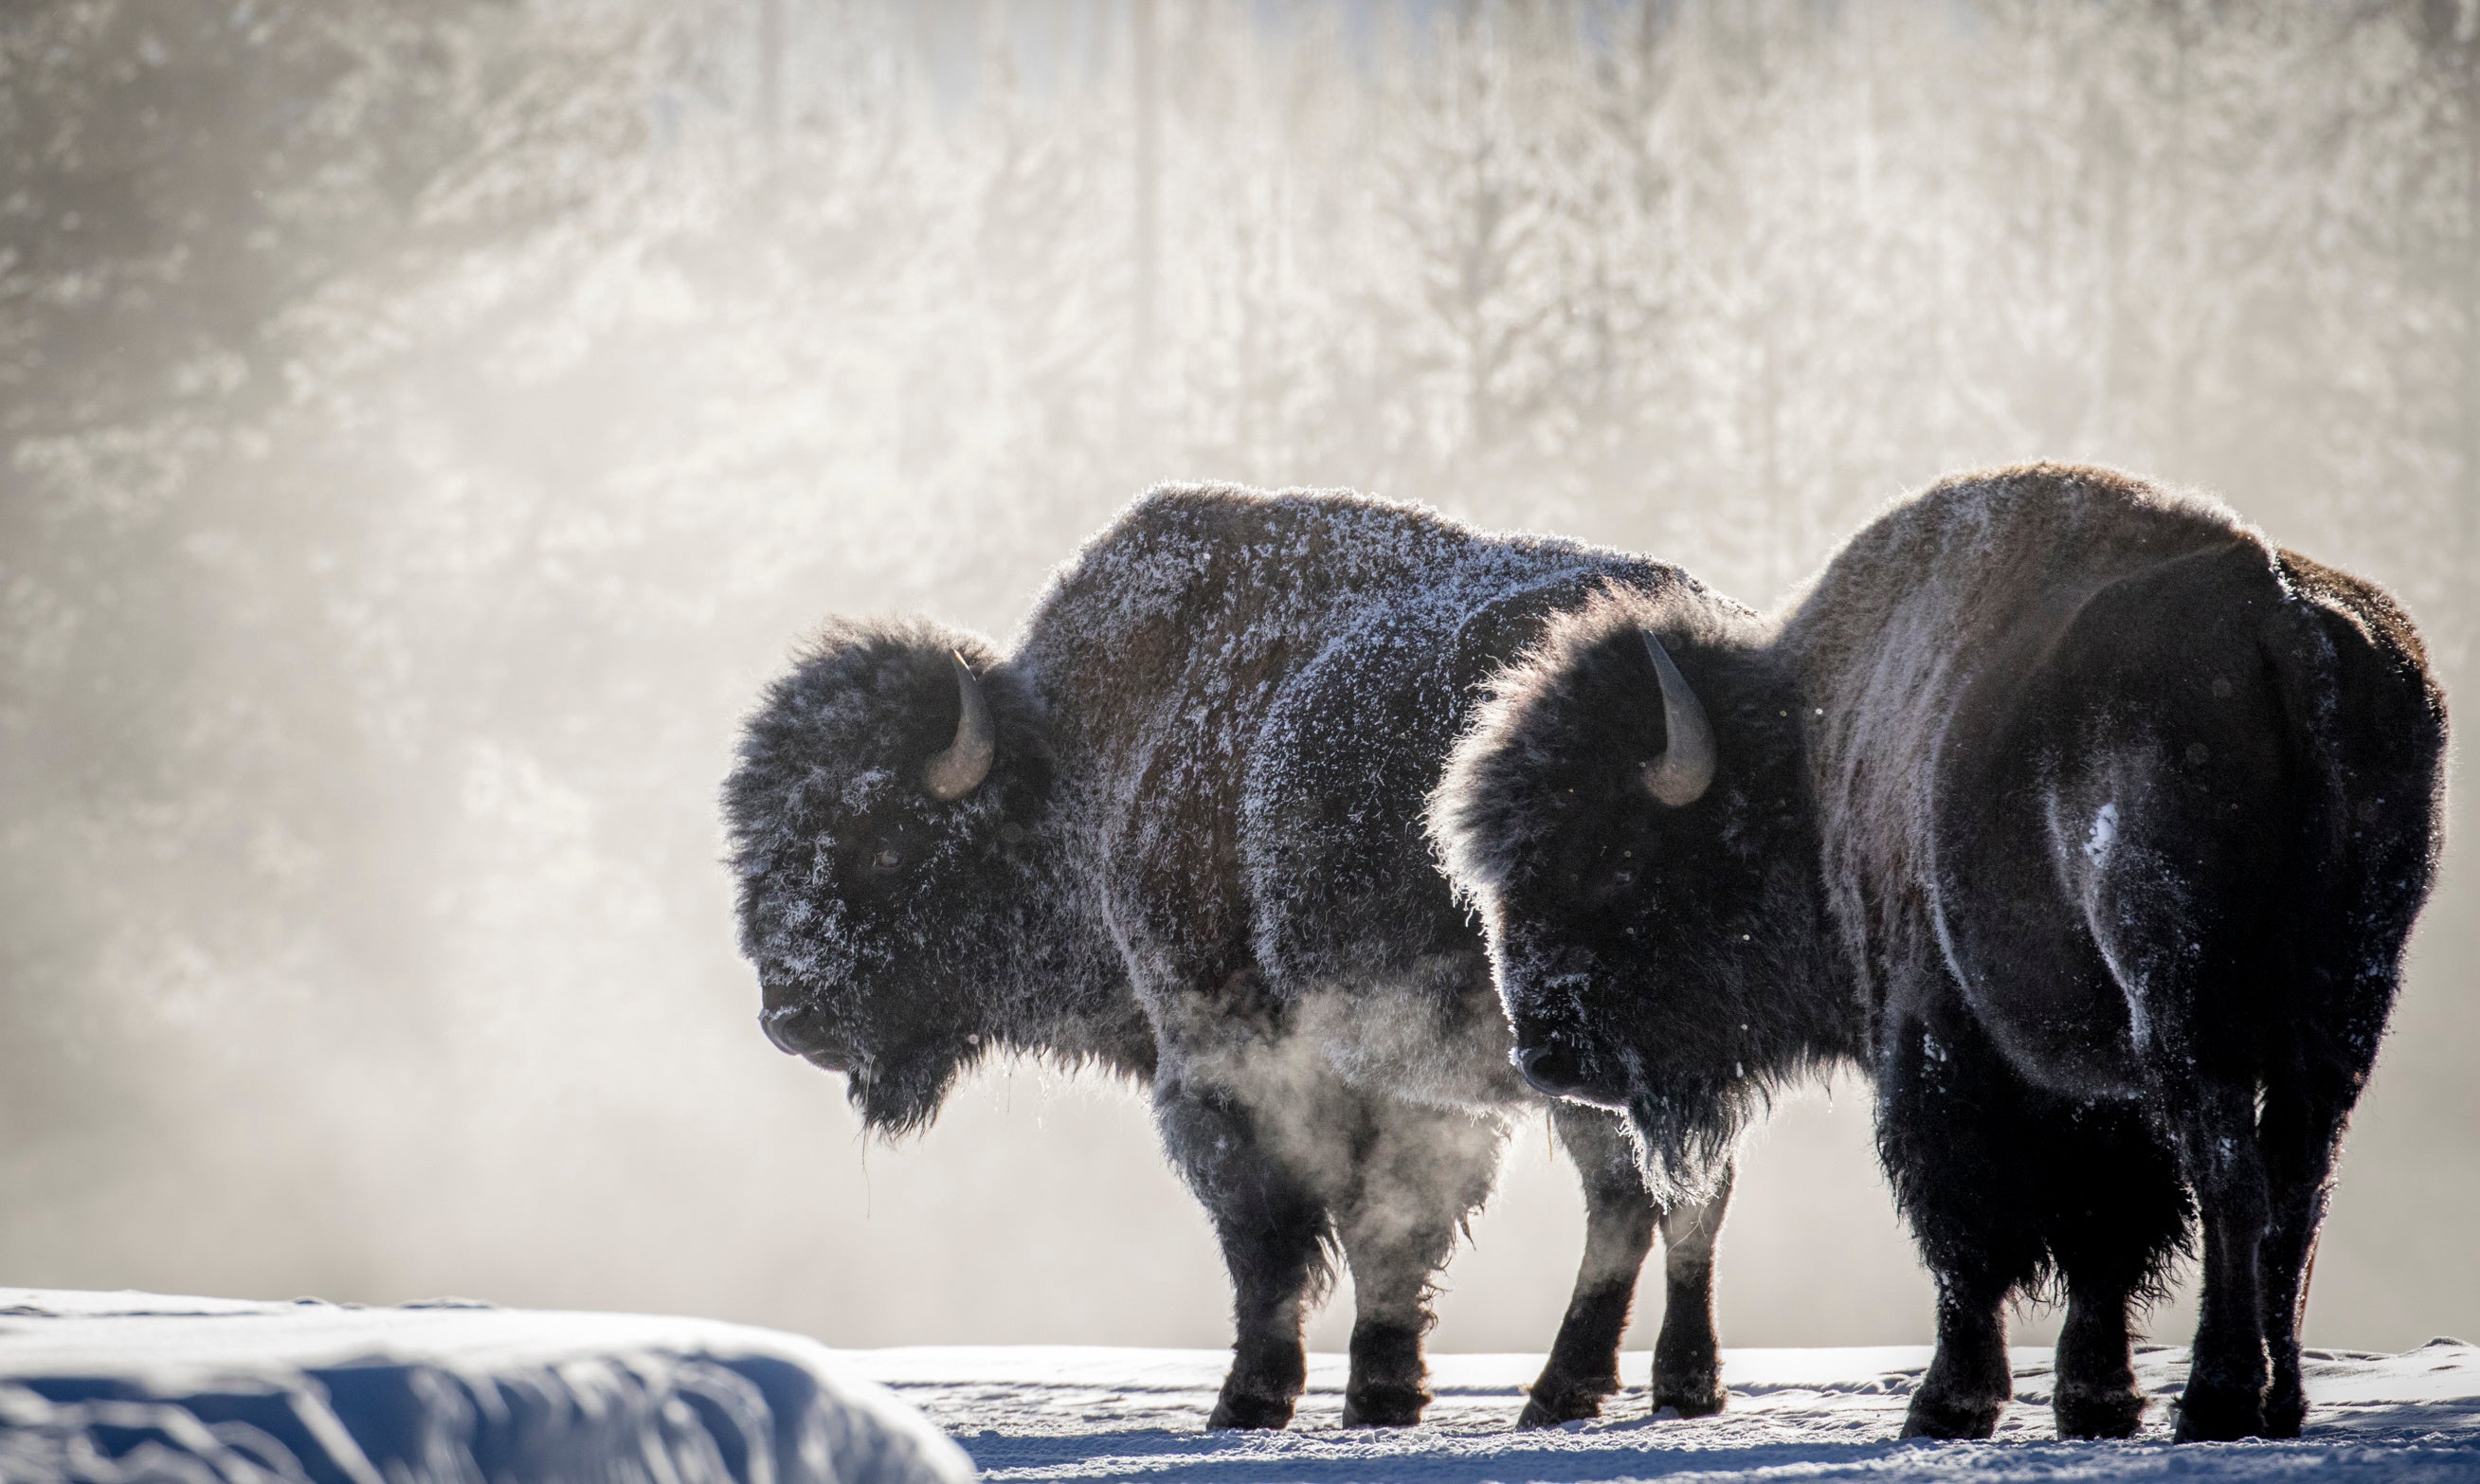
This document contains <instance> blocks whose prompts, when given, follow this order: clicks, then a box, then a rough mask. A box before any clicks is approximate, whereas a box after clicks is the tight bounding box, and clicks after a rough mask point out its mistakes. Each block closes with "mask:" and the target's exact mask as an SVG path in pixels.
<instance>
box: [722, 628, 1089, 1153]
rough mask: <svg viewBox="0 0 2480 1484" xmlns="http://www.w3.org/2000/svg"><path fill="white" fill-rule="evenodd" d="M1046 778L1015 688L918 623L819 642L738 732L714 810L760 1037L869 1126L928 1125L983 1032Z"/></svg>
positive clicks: (1024, 699)
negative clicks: (829, 1083)
mask: <svg viewBox="0 0 2480 1484" xmlns="http://www.w3.org/2000/svg"><path fill="white" fill-rule="evenodd" d="M1049 782H1050V763H1049V755H1048V751H1047V749H1046V746H1045V744H1044V742H1043V734H1042V725H1041V718H1040V714H1039V709H1038V706H1037V704H1036V703H1035V701H1034V700H1033V698H1032V696H1031V694H1030V692H1029V691H1028V690H1026V689H1025V687H1024V686H1023V685H1022V683H1021V682H1020V680H1019V679H1018V678H1017V677H1016V676H1015V675H1013V674H1012V673H1011V672H1009V671H1007V670H1006V669H1005V668H1003V667H1000V666H998V665H996V664H995V663H994V661H993V658H992V656H991V654H990V650H989V646H988V645H986V644H984V643H983V642H982V641H981V640H979V639H977V638H972V637H971V636H968V635H962V634H955V633H949V632H944V631H941V630H937V629H935V628H933V627H931V626H929V625H926V624H900V625H891V624H878V625H851V624H847V625H838V626H835V627H832V628H830V629H829V630H828V631H827V632H826V633H825V634H824V635H822V636H821V637H820V638H818V639H817V640H816V641H815V642H814V644H813V645H812V646H811V648H810V649H809V650H808V651H807V652H806V653H804V654H803V655H802V656H801V657H800V658H799V660H798V661H797V663H796V664H795V665H794V667H793V669H792V671H791V673H790V674H788V675H786V676H785V677H783V678H782V679H780V680H778V681H776V682H775V683H774V684H773V685H772V686H770V687H769V688H768V689H767V690H766V693H765V695H764V696H763V697H762V700H761V702H760V704H759V706H758V709H757V711H756V712H755V713H753V714H752V715H751V716H750V717H749V720H748V722H747V724H746V726H745V728H744V729H743V732H742V736H741V742H740V751H739V759H738V765H737V766H736V768H734V770H733V773H732V777H731V779H730V781H729V782H727V783H726V785H725V787H724V813H725V817H726V822H727V824H728V827H729V830H730V835H731V841H732V855H731V862H732V867H733V870H734V872H735V873H736V875H737V877H738V880H739V914H740V947H741V952H742V953H743V954H744V955H745V956H746V957H748V959H749V960H750V961H751V963H753V964H754V965H755V966H756V967H757V970H758V977H759V983H760V985H761V987H762V992H763V1003H762V1010H761V1014H760V1023H761V1025H762V1028H763V1029H764V1030H765V1033H766V1036H767V1038H768V1039H769V1040H771V1041H773V1042H774V1043H775V1045H776V1046H777V1047H779V1048H781V1049H782V1050H784V1051H786V1052H788V1053H791V1054H795V1055H799V1056H802V1057H804V1058H806V1059H808V1060H809V1061H810V1062H812V1063H813V1064H814V1065H816V1066H818V1067H820V1068H823V1069H825V1070H827V1071H830V1072H840V1073H842V1074H843V1075H844V1076H845V1077H846V1078H847V1080H848V1081H847V1094H848V1096H849V1097H850V1098H851V1100H852V1103H853V1106H855V1107H856V1108H858V1109H859V1110H860V1111H861V1114H862V1116H863V1118H864V1119H865V1121H866V1122H867V1123H868V1124H869V1126H870V1127H872V1128H875V1129H884V1130H888V1131H891V1132H896V1133H902V1132H907V1131H910V1130H913V1129H917V1128H919V1127H920V1126H922V1125H924V1124H926V1123H928V1122H929V1121H930V1119H931V1118H932V1117H934V1116H935V1115H936V1114H937V1112H938V1109H939V1105H940V1103H941V1102H942V1100H943V1099H944V1097H945V1096H946V1093H947V1089H948V1088H949V1087H950V1086H952V1085H953V1084H954V1082H955V1080H956V1078H957V1076H958V1075H959V1073H960V1072H962V1071H963V1070H964V1069H965V1068H966V1067H967V1066H968V1065H969V1064H970V1063H971V1062H972V1061H973V1060H975V1059H976V1058H977V1057H978V1056H980V1055H981V1054H982V1053H983V1052H984V1051H985V1050H986V1049H988V1048H989V1047H990V1046H991V1045H992V1042H993V1040H994V1038H995V1036H996V1035H997V1034H999V1033H1000V1032H1001V1031H1003V1029H1004V1026H1003V1016H1002V1015H1001V1003H1000V1002H1001V1000H1002V999H1003V991H1004V987H1005V985H1006V983H1007V982H1008V980H1009V977H1010V951H1011V950H1012V949H1013V948H1017V947H1020V944H1019V942H1018V940H1019V939H1020V938H1021V937H1022V936H1023V933H1022V930H1021V921H1020V919H1021V916H1022V914H1021V912H1020V907H1021V905H1022V903H1023V902H1024V900H1025V898H1026V897H1027V895H1028V894H1027V892H1026V891H1025V889H1024V888H1023V886H1022V885H1021V882H1022V880H1023V876H1024V868H1025V865H1026V861H1027V858H1028V857H1029V856H1030V854H1031V852H1032V851H1033V850H1034V848H1035V847H1036V846H1035V836H1036V832H1037V829H1038V826H1039V823H1040V815H1041V813H1042V809H1043V804H1044V800H1045V798H1046V794H1047V792H1048V788H1049Z"/></svg>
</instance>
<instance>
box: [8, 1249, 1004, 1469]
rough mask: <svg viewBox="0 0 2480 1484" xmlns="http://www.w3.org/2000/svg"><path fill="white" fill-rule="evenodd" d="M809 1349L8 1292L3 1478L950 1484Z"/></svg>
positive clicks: (473, 1320) (322, 1310) (735, 1329)
mask: <svg viewBox="0 0 2480 1484" xmlns="http://www.w3.org/2000/svg"><path fill="white" fill-rule="evenodd" d="M968 1476H969V1468H968V1466H967V1464H966V1461H965V1459H964V1456H963V1455H962V1454H960V1453H958V1452H957V1451H956V1450H955V1448H954V1447H953V1446H951V1445H949V1444H948V1443H947V1442H946V1440H944V1439H943V1438H941V1437H940V1436H939V1435H938V1434H937V1433H936V1432H934V1431H933V1430H931V1429H930V1428H929V1427H928V1426H927V1425H926V1424H925V1423H923V1422H922V1420H921V1419H920V1417H919V1415H918V1414H917V1413H915V1412H913V1411H912V1410H911V1409H909V1408H906V1407H904V1406H902V1405H901V1404H899V1403H897V1402H895V1401H894V1400H893V1399H892V1398H891V1397H890V1396H888V1394H887V1393H885V1392H883V1391H881V1390H880V1389H878V1388H877V1387H874V1386H872V1385H870V1384H869V1383H868V1382H866V1381H864V1380H859V1379H856V1378H855V1377H854V1376H853V1375H852V1374H851V1373H850V1371H849V1370H848V1369H847V1368H846V1367H844V1366H843V1365H841V1364H840V1362H838V1361H837V1360H836V1359H835V1357H834V1356H833V1354H832V1353H831V1352H829V1351H828V1350H827V1349H826V1348H825V1347H824V1346H822V1345H820V1344H818V1343H817V1342H816V1341H810V1340H805V1339H802V1338H800V1337H798V1336H793V1335H785V1334H779V1333H776V1332H774V1331H771V1330H762V1329H750V1328H747V1327H745V1326H741V1325H734V1324H718V1323H712V1322H710V1321H707V1320H701V1319H674V1318H659V1317H654V1316H650V1315H621V1314H551V1313H533V1312H528V1311H523V1310H502V1309H492V1308H489V1307H487V1306H481V1305H470V1304H461V1303H443V1304H438V1305H428V1306H415V1307H411V1308H402V1309H358V1308H353V1307H350V1306H345V1305H336V1304H323V1303H319V1302H316V1301H315V1300H304V1301H302V1302H300V1303H295V1304H266V1303H245V1302H238V1301H234V1300H228V1299H211V1298H172V1297H168V1296H165V1295H161V1294H152V1293H78V1292H57V1291H44V1290H39V1289H0V1484H55V1481H59V1484H68V1481H76V1484H138V1481H154V1480H163V1481H166V1484H482V1481H486V1480H487V1481H491V1484H503V1481H504V1484H566V1481H576V1484H725V1481H732V1484H955V1481H961V1480H963V1479H965V1478H966V1477H968Z"/></svg>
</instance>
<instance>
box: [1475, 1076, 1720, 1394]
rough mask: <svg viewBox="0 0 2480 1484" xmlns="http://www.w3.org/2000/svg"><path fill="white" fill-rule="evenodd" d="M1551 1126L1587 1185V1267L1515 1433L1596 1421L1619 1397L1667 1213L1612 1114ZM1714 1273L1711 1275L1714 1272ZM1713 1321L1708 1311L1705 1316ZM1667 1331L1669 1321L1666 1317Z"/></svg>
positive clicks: (1584, 1112)
mask: <svg viewBox="0 0 2480 1484" xmlns="http://www.w3.org/2000/svg"><path fill="white" fill-rule="evenodd" d="M1550 1118H1551V1121H1552V1122H1553V1123H1555V1124H1556V1125H1557V1126H1558V1129H1559V1136H1560V1138H1561V1139H1562V1140H1563V1141H1564V1142H1565V1144H1566V1146H1567V1153H1568V1155H1569V1156H1570V1157H1571V1158H1573V1159H1575V1161H1576V1170H1577V1173H1578V1175H1579V1176H1581V1177H1582V1179H1583V1181H1584V1185H1585V1261H1584V1263H1583V1265H1581V1266H1580V1267H1578V1268H1577V1270H1576V1288H1575V1291H1574V1293H1573V1294H1571V1295H1570V1296H1569V1298H1568V1300H1567V1315H1566V1317H1565V1318H1564V1319H1563V1320H1561V1321H1560V1324H1559V1338H1558V1340H1557V1341H1554V1342H1553V1343H1552V1344H1551V1346H1550V1359H1549V1362H1548V1363H1547V1364H1546V1365H1544V1366H1543V1367H1541V1376H1540V1379H1539V1380H1537V1381H1535V1382H1534V1383H1533V1394H1532V1396H1531V1397H1530V1398H1529V1399H1528V1400H1527V1401H1526V1402H1525V1404H1524V1414H1523V1416H1521V1417H1520V1418H1518V1419H1516V1423H1515V1425H1516V1426H1518V1427H1555V1426H1557V1425H1558V1424H1559V1423H1561V1422H1570V1421H1575V1420H1577V1419H1583V1418H1592V1417H1599V1416H1601V1414H1602V1399H1603V1398H1604V1397H1606V1396H1609V1395H1611V1394H1612V1393H1615V1392H1616V1391H1617V1390H1618V1389H1619V1338H1620V1336H1621V1335H1622V1334H1624V1333H1625V1332H1626V1330H1627V1321H1628V1308H1629V1306H1630V1305H1631V1304H1632V1303H1633V1302H1634V1301H1635V1299H1636V1283H1637V1275H1638V1274H1639V1273H1640V1272H1641V1271H1642V1270H1643V1267H1644V1258H1645V1254H1646V1253H1647V1252H1649V1251H1651V1250H1652V1248H1653V1232H1654V1227H1655V1224H1656V1223H1657V1222H1658V1221H1659V1220H1660V1219H1661V1215H1662V1209H1661V1208H1660V1207H1659V1206H1657V1205H1655V1204H1654V1200H1653V1197H1652V1196H1650V1195H1648V1194H1646V1193H1645V1188H1644V1181H1643V1180H1642V1179H1641V1178H1640V1177H1639V1175H1638V1174H1637V1168H1636V1153H1635V1151H1634V1150H1633V1149H1632V1148H1630V1147H1629V1144H1628V1138H1627V1133H1626V1132H1625V1130H1624V1129H1622V1128H1621V1127H1620V1124H1619V1121H1618V1120H1617V1119H1616V1118H1615V1117H1614V1116H1612V1115H1611V1114H1609V1113H1604V1112H1601V1111H1598V1110H1596V1109H1593V1108H1589V1107H1583V1106H1578V1105H1575V1104H1572V1103H1562V1104H1559V1105H1557V1106H1555V1107H1553V1108H1552V1110H1551V1114H1550ZM1709 1271H1710V1269H1709ZM1708 1314H1709V1318H1708V1322H1709V1323H1710V1322H1711V1319H1710V1311H1708ZM1665 1318H1666V1323H1667V1315H1666V1316H1665Z"/></svg>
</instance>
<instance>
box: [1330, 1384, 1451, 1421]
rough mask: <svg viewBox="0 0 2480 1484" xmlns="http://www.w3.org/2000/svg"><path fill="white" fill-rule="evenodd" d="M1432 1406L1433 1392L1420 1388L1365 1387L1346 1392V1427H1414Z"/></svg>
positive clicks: (1344, 1411)
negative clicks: (1427, 1408) (1426, 1409)
mask: <svg viewBox="0 0 2480 1484" xmlns="http://www.w3.org/2000/svg"><path fill="white" fill-rule="evenodd" d="M1429 1404H1430V1393H1428V1392H1425V1391H1423V1390H1422V1389H1421V1388H1419V1387H1417V1386H1365V1387H1362V1388H1361V1389H1360V1390H1358V1391H1347V1392H1345V1393H1343V1425H1344V1426H1346V1427H1411V1426H1415V1425H1417V1424H1418V1423H1419V1422H1420V1420H1421V1409H1422V1408H1423V1407H1426V1406H1428V1405H1429Z"/></svg>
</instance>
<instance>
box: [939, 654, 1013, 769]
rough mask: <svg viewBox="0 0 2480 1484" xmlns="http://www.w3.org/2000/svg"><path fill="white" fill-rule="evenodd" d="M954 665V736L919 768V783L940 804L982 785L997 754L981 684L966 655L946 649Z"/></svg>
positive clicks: (994, 732) (987, 704)
mask: <svg viewBox="0 0 2480 1484" xmlns="http://www.w3.org/2000/svg"><path fill="white" fill-rule="evenodd" d="M947 658H948V659H949V660H950V661H952V662H954V664H955V666H956V739H955V741H953V742H949V743H948V744H947V745H946V746H945V747H944V748H943V749H941V750H940V752H939V753H938V754H937V755H936V756H934V757H932V758H931V759H930V765H929V767H927V768H923V769H922V772H921V783H922V786H923V787H924V788H926V789H928V790H929V791H930V796H931V797H933V798H935V799H937V800H939V801H940V802H941V803H954V802H955V801H956V800H957V799H960V798H962V797H964V796H965V795H966V794H970V793H971V792H973V791H974V790H975V789H978V788H980V787H981V786H982V780H983V779H985V778H988V777H989V776H990V775H991V764H992V763H993V762H994V761H995V760H996V759H997V757H998V750H999V738H998V728H997V727H996V726H995V725H993V724H992V722H991V703H990V701H989V699H988V698H987V697H985V696H984V695H983V694H982V683H981V682H980V681H979V680H976V679H975V678H974V677H973V669H972V666H971V665H969V664H966V663H965V657H964V656H963V655H960V654H957V653H956V652H955V651H953V650H950V651H948V654H947Z"/></svg>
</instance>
